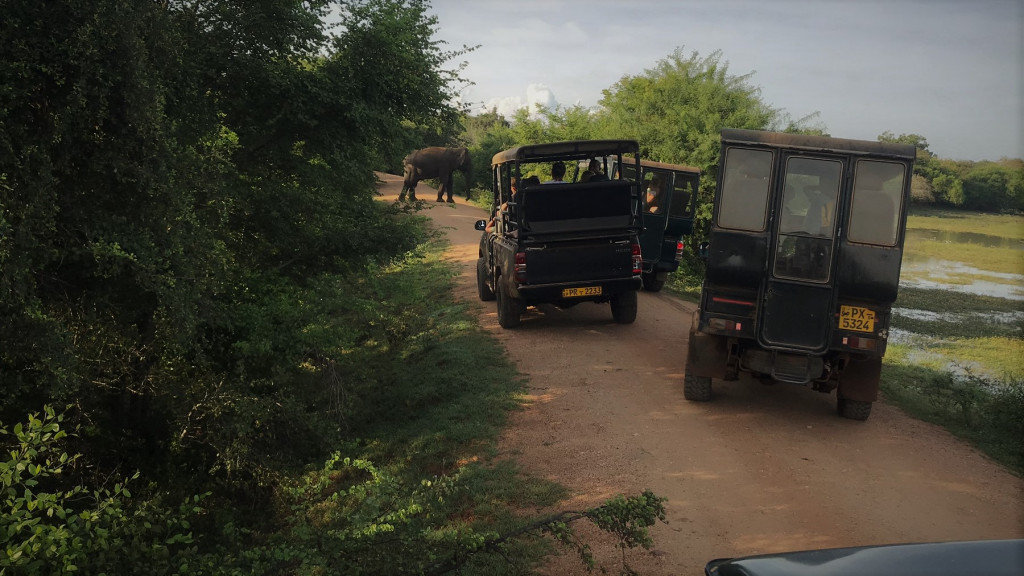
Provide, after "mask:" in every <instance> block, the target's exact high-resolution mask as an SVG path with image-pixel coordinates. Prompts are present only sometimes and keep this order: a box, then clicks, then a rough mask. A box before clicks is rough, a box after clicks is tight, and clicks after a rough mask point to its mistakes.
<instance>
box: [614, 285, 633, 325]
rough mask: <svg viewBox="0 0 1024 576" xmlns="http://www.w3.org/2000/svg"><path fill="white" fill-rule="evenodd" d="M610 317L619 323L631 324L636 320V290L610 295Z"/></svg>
mask: <svg viewBox="0 0 1024 576" xmlns="http://www.w3.org/2000/svg"><path fill="white" fill-rule="evenodd" d="M611 306H612V318H614V319H615V321H616V322H618V323H619V324H632V323H633V321H634V320H636V290H630V291H629V292H623V293H622V294H619V295H618V296H612V299H611Z"/></svg>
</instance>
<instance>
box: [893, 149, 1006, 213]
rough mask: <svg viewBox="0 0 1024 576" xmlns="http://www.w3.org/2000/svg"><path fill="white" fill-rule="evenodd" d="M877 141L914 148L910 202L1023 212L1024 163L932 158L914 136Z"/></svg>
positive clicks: (990, 210) (928, 151)
mask: <svg viewBox="0 0 1024 576" xmlns="http://www.w3.org/2000/svg"><path fill="white" fill-rule="evenodd" d="M878 139H879V140H880V141H882V142H901V143H904V144H913V145H914V146H915V147H916V148H917V161H916V163H915V164H914V184H913V188H912V190H911V194H912V198H913V200H914V202H917V203H922V204H936V205H940V206H948V207H952V208H965V209H968V210H978V211H980V212H1006V211H1013V212H1020V211H1024V160H1021V159H1019V158H1017V159H1011V158H1003V159H1001V160H999V161H998V162H991V161H987V160H986V161H982V162H972V161H969V160H949V159H945V158H939V157H938V156H935V155H934V154H932V153H931V151H930V150H928V141H927V140H926V139H925V138H924V137H923V136H919V135H917V134H900V135H899V136H895V135H893V134H892V132H884V133H882V134H881V135H880V136H879V137H878Z"/></svg>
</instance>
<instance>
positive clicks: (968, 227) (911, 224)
mask: <svg viewBox="0 0 1024 576" xmlns="http://www.w3.org/2000/svg"><path fill="white" fill-rule="evenodd" d="M907 228H910V229H920V230H938V231H941V232H959V233H979V232H980V233H983V234H987V235H990V236H997V237H1000V238H1012V239H1018V240H1019V239H1024V217H1022V216H1020V215H1016V214H985V213H982V212H968V211H960V210H944V209H940V208H927V207H920V206H912V207H911V209H910V214H909V216H907ZM947 259H949V258H947Z"/></svg>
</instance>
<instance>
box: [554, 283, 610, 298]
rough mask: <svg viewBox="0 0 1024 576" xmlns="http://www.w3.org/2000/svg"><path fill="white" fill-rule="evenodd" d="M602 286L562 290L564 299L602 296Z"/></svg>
mask: <svg viewBox="0 0 1024 576" xmlns="http://www.w3.org/2000/svg"><path fill="white" fill-rule="evenodd" d="M600 295H601V287H600V286H589V287H587V288H565V289H563V290H562V298H579V297H580V296H600Z"/></svg>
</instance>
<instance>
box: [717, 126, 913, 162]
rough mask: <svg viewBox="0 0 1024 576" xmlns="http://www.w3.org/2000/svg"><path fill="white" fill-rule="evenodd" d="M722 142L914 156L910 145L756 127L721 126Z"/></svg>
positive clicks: (902, 158) (894, 156)
mask: <svg viewBox="0 0 1024 576" xmlns="http://www.w3.org/2000/svg"><path fill="white" fill-rule="evenodd" d="M722 142H729V143H736V144H763V145H766V146H783V147H791V148H800V149H804V150H808V151H817V152H837V153H842V154H864V155H872V156H889V157H892V158H898V159H901V160H913V159H914V158H915V157H916V155H917V149H916V148H914V146H913V145H911V144H896V143H894V142H873V141H871V140H848V139H844V138H828V137H825V136H810V135H806V134H787V133H784V132H761V131H759V130H739V129H735V128H724V129H723V130H722Z"/></svg>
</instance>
